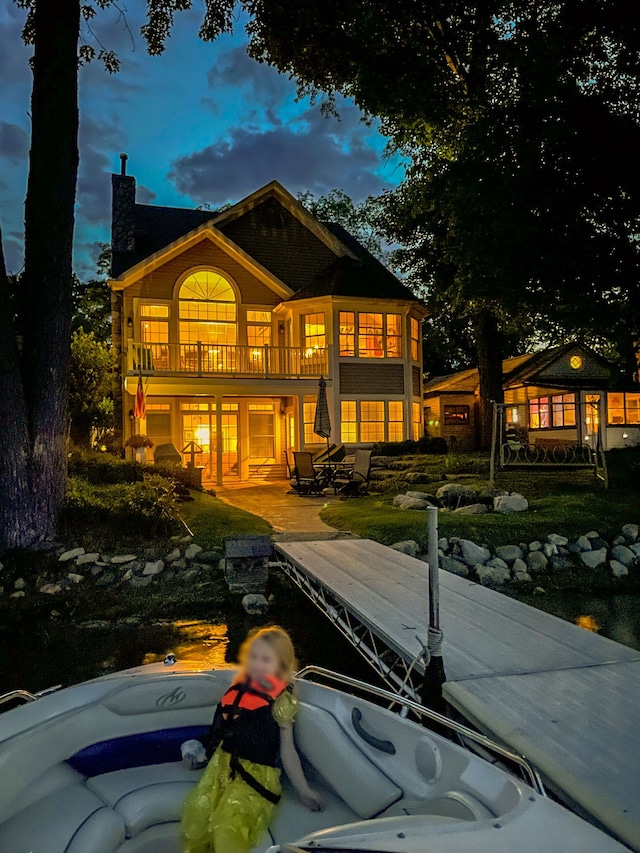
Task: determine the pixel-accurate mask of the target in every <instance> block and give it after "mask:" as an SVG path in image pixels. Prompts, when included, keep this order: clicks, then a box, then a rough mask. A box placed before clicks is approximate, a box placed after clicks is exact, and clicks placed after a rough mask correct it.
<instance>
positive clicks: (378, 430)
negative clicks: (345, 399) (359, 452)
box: [360, 400, 384, 443]
mask: <svg viewBox="0 0 640 853" xmlns="http://www.w3.org/2000/svg"><path fill="white" fill-rule="evenodd" d="M360 441H362V442H367V443H369V442H374V441H384V401H383V400H363V401H362V402H361V403H360Z"/></svg>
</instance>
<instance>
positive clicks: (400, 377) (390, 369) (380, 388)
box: [340, 362, 404, 394]
mask: <svg viewBox="0 0 640 853" xmlns="http://www.w3.org/2000/svg"><path fill="white" fill-rule="evenodd" d="M340 393H341V394H404V365H403V364H351V363H346V362H345V363H343V364H341V365H340Z"/></svg>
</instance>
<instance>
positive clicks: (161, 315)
mask: <svg viewBox="0 0 640 853" xmlns="http://www.w3.org/2000/svg"><path fill="white" fill-rule="evenodd" d="M140 340H141V341H142V343H145V344H166V343H169V306H168V305H146V304H143V305H141V306H140Z"/></svg>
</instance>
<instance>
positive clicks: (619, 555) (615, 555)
mask: <svg viewBox="0 0 640 853" xmlns="http://www.w3.org/2000/svg"><path fill="white" fill-rule="evenodd" d="M611 559H613V560H617V561H618V562H619V563H622V565H623V566H626V567H627V568H629V566H632V565H633V564H634V563H635V561H636V560H637V559H638V558H637V557H636V555H635V554H634V553H633V551H632V550H631V548H627V546H626V545H616V546H615V548H612V549H611Z"/></svg>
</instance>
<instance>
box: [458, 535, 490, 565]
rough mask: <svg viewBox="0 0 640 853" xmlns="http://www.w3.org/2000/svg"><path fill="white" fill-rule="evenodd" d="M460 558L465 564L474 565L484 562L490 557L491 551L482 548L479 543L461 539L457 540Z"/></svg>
mask: <svg viewBox="0 0 640 853" xmlns="http://www.w3.org/2000/svg"><path fill="white" fill-rule="evenodd" d="M458 545H459V546H460V553H461V554H462V559H463V560H464V562H465V563H466V564H467V566H475V565H476V564H477V563H480V564H482V563H486V562H487V560H488V559H490V557H491V551H490V550H489V549H488V548H483V547H482V546H481V545H476V543H475V542H472V541H471V540H470V539H461V540H460V541H459V542H458Z"/></svg>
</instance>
